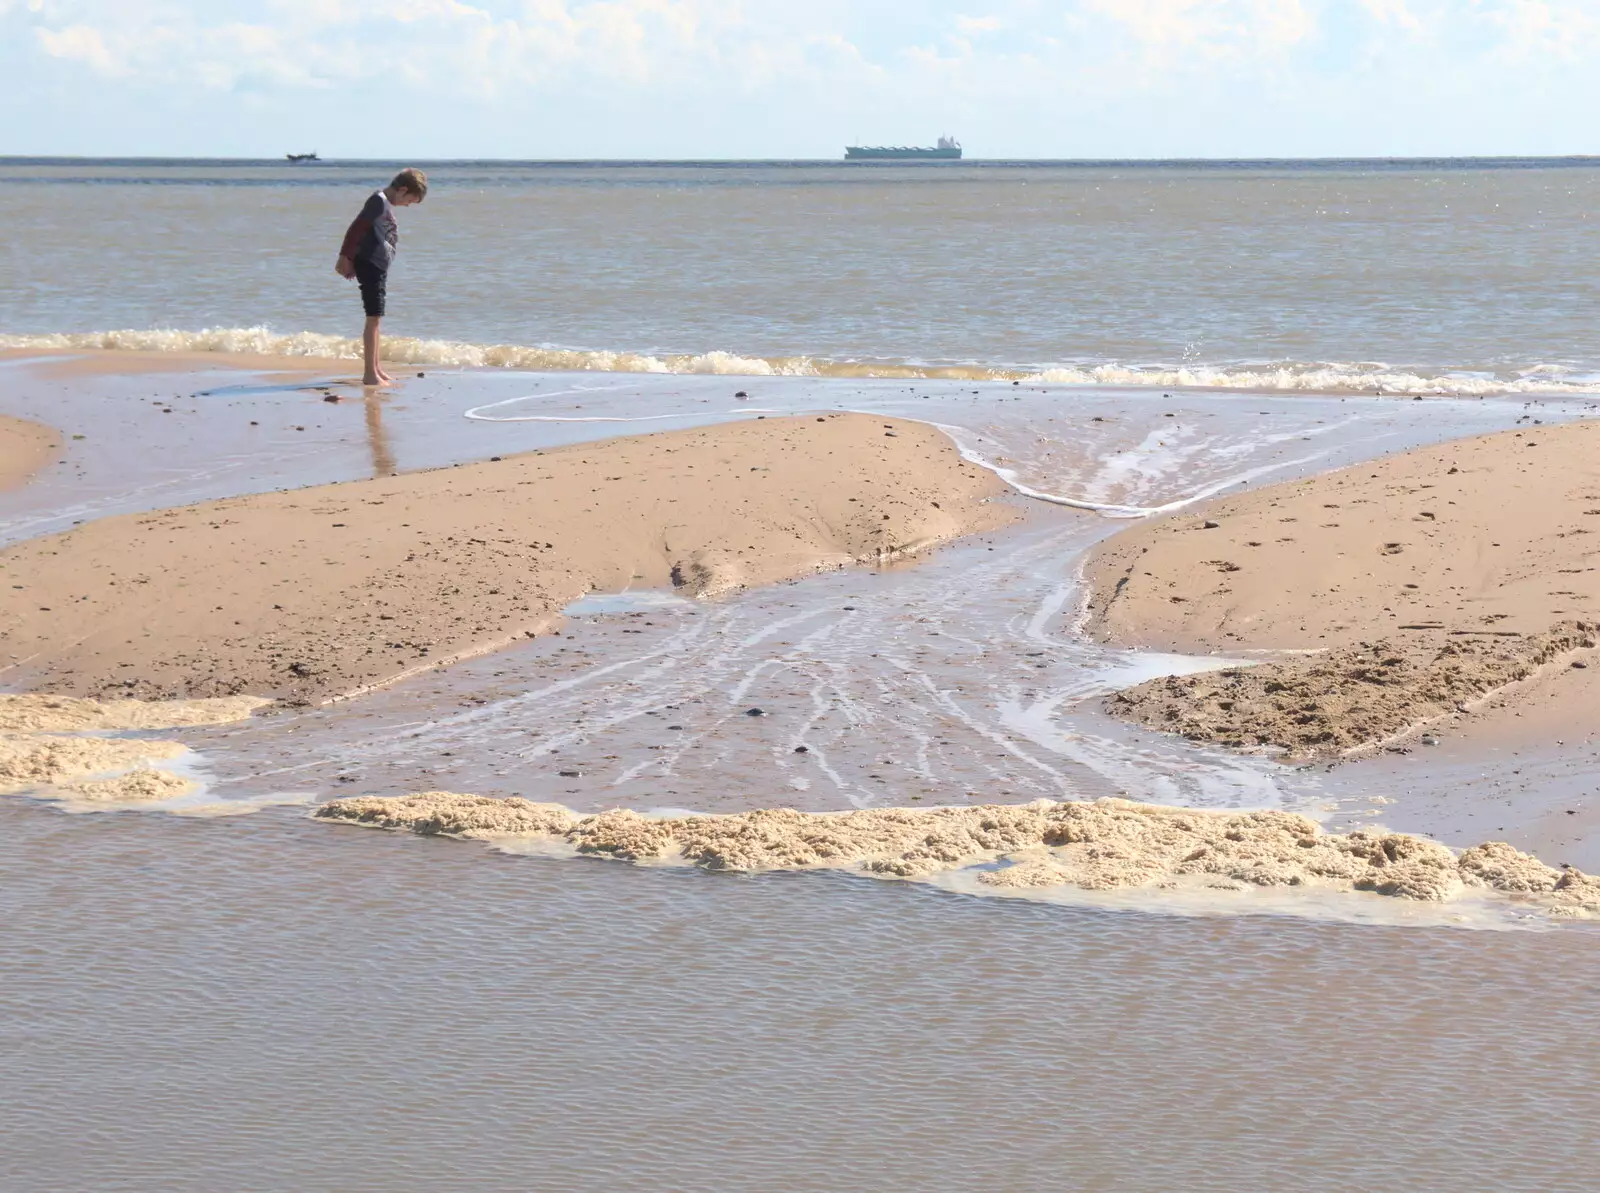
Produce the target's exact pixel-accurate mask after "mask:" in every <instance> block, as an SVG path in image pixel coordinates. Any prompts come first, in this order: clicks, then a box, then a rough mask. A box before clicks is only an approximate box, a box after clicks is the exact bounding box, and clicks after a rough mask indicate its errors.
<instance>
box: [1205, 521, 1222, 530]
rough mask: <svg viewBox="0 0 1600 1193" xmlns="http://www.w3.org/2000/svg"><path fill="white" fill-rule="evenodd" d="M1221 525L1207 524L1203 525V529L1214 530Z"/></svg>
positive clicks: (1216, 523)
mask: <svg viewBox="0 0 1600 1193" xmlns="http://www.w3.org/2000/svg"><path fill="white" fill-rule="evenodd" d="M1221 525H1222V523H1221V522H1207V523H1206V524H1205V529H1206V530H1216V529H1217V528H1218V527H1219V526H1221Z"/></svg>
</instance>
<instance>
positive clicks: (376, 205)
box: [335, 195, 383, 277]
mask: <svg viewBox="0 0 1600 1193" xmlns="http://www.w3.org/2000/svg"><path fill="white" fill-rule="evenodd" d="M382 210H383V204H382V203H380V202H379V201H378V196H377V195H373V196H372V198H370V199H368V200H367V202H366V204H365V205H364V206H363V207H362V208H361V214H360V215H358V216H356V218H355V219H353V220H351V221H350V227H349V228H348V229H347V230H346V232H345V234H344V243H343V244H341V245H340V246H339V261H340V262H341V263H343V262H346V261H348V262H351V263H352V265H353V264H354V262H355V259H356V254H357V253H358V252H360V251H361V242H362V241H363V240H364V239H366V235H367V232H368V231H369V230H370V229H371V227H372V221H373V220H375V219H377V218H378V213H379V212H381V211H382ZM335 268H336V269H337V268H338V266H335ZM339 272H340V273H341V274H344V276H345V277H349V276H350V273H354V272H355V271H354V269H352V270H351V271H350V273H345V271H344V270H343V269H339Z"/></svg>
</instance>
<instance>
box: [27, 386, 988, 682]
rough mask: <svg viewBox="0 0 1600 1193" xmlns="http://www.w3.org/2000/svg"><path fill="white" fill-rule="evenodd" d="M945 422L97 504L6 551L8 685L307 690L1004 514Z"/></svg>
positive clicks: (867, 422) (808, 429)
mask: <svg viewBox="0 0 1600 1193" xmlns="http://www.w3.org/2000/svg"><path fill="white" fill-rule="evenodd" d="M1005 491H1006V490H1005V486H1004V485H1003V483H1002V482H1001V481H1000V480H999V479H998V478H996V477H995V476H994V475H993V474H991V473H990V472H988V471H987V470H985V469H982V468H979V467H977V466H975V465H972V464H969V463H967V462H965V461H963V460H962V459H961V458H960V455H959V453H958V452H957V451H956V449H955V448H954V446H953V445H951V444H950V442H949V441H948V440H946V439H945V438H944V436H943V435H942V434H941V433H940V432H939V431H938V430H936V429H935V428H933V427H930V426H927V425H925V424H921V423H915V422H908V421H904V420H897V419H888V418H879V417H873V416H868V415H853V414H830V415H826V416H820V415H819V416H815V417H812V416H806V417H786V418H771V419H765V420H751V421H748V422H744V423H736V424H726V425H721V426H715V427H709V428H697V429H693V430H685V431H675V432H666V433H660V434H654V435H648V436H639V437H632V438H625V439H618V440H611V441H607V442H604V443H586V444H579V445H575V446H572V447H564V448H558V449H554V450H550V451H544V452H532V453H528V454H524V455H520V456H507V457H506V458H504V459H491V460H487V461H482V462H479V463H474V464H465V465H458V466H455V467H451V468H441V469H435V470H431V471H427V472H419V473H411V474H405V475H400V476H387V477H380V478H377V479H373V480H364V481H353V482H347V483H342V484H334V485H323V486H318V487H314V488H307V489H298V490H292V491H286V492H279V493H267V494H259V495H254V496H249V497H242V498H230V499H225V500H220V501H211V502H205V503H201V504H198V505H192V506H185V507H180V508H176V509H168V510H163V511H159V512H156V513H150V514H136V515H127V516H121V517H113V518H107V519H103V520H100V521H97V522H93V523H90V524H88V525H85V526H82V527H77V528H74V529H73V530H71V531H68V532H66V533H63V534H59V535H54V536H50V537H47V538H42V539H35V540H31V541H29V542H25V543H22V544H19V545H17V546H14V547H12V548H10V549H8V550H6V551H4V552H0V626H3V627H4V629H3V631H0V655H3V656H9V662H10V666H9V669H8V671H7V682H8V686H11V687H13V688H23V689H29V690H33V691H40V692H48V693H54V694H61V695H73V696H85V697H92V698H96V699H123V698H135V699H141V700H151V699H163V700H165V699H196V698H209V697H222V696H234V695H241V694H248V695H252V696H258V697H267V698H276V699H283V700H286V701H289V702H291V703H300V704H304V703H312V702H319V701H325V700H328V699H332V698H337V697H341V696H346V695H350V694H355V693H359V692H361V691H363V690H367V689H369V688H371V687H372V686H374V685H379V684H383V683H387V682H391V681H393V680H395V679H397V678H400V677H403V676H405V675H409V674H413V673H416V672H418V671H421V670H426V669H430V668H433V667H437V666H440V665H443V664H446V663H448V662H450V661H453V660H456V659H459V658H462V657H467V656H471V655H474V654H478V653H483V652H486V651H489V650H493V649H497V648H500V647H503V646H505V645H507V644H510V643H512V642H515V641H517V640H519V639H521V638H523V637H531V636H533V635H535V634H538V633H541V632H544V631H545V630H546V629H548V628H549V627H551V626H552V625H553V624H554V623H555V619H557V618H558V616H559V613H560V610H561V609H562V608H563V607H564V606H565V605H567V604H569V603H570V602H571V601H573V600H575V599H576V598H578V597H580V596H582V595H584V594H585V593H587V592H591V591H619V590H625V589H628V588H630V587H631V588H645V587H660V588H667V587H674V588H676V589H677V590H678V591H679V592H680V593H681V594H682V595H686V596H695V597H703V598H708V597H715V596H718V595H721V594H724V593H730V592H734V591H737V590H738V589H740V588H742V587H745V586H748V585H759V584H769V583H773V582H776V581H781V580H786V579H790V578H795V577H799V576H803V575H806V574H810V573H813V572H816V571H819V570H825V569H831V568H839V567H846V566H851V565H854V564H858V563H868V564H876V563H884V562H889V561H893V560H896V559H900V558H904V557H908V556H911V555H914V554H916V553H917V552H919V551H921V550H923V549H925V548H928V547H931V546H933V545H935V544H938V543H942V542H945V541H947V540H950V539H953V538H956V537H958V536H961V535H964V534H968V533H972V532H975V531H981V530H985V529H991V528H994V527H997V526H1000V525H1003V524H1005V523H1007V522H1009V521H1011V520H1013V519H1014V518H1015V517H1016V516H1018V515H1017V513H1016V511H1015V509H1014V508H1013V507H1012V506H1009V505H1007V504H1004V503H998V502H995V501H994V499H995V498H996V497H998V496H1000V495H1002V494H1003V493H1004V492H1005Z"/></svg>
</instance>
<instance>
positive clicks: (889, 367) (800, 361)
mask: <svg viewBox="0 0 1600 1193" xmlns="http://www.w3.org/2000/svg"><path fill="white" fill-rule="evenodd" d="M96 349H102V350H103V349H112V350H121V351H137V352H218V353H236V354H254V355H263V356H284V357H314V358H323V359H337V360H359V359H360V357H361V343H360V341H359V340H355V339H350V338H347V337H344V336H334V335H326V334H323V333H321V332H313V331H300V332H294V333H290V334H282V333H278V332H273V331H269V330H268V329H266V328H264V327H223V328H209V329H206V330H204V331H162V330H152V331H137V330H122V331H97V332H72V333H54V334H42V335H0V350H7V351H21V352H27V351H39V352H71V351H87V350H96ZM384 356H385V358H386V359H387V360H390V361H393V362H394V363H396V364H408V365H438V366H454V367H462V368H486V367H487V368H506V369H524V370H530V371H539V372H602V373H676V374H712V375H722V376H754V377H779V376H783V377H885V378H926V379H929V380H940V379H944V380H971V381H1020V382H1023V383H1026V384H1034V385H1060V386H1089V385H1095V386H1108V385H1109V386H1137V387H1141V388H1173V389H1190V390H1195V389H1223V390H1256V391H1274V392H1301V393H1369V394H1370V393H1378V394H1426V395H1434V396H1441V397H1445V396H1449V397H1477V396H1483V395H1489V394H1551V395H1574V394H1592V393H1600V374H1589V373H1578V372H1574V371H1573V370H1571V369H1569V368H1567V367H1566V366H1561V365H1550V364H1531V365H1529V366H1527V367H1525V368H1521V369H1517V370H1506V371H1503V372H1502V373H1488V372H1483V371H1473V370H1453V369H1447V368H1442V369H1436V370H1427V371H1414V370H1412V371H1408V370H1406V369H1402V368H1395V367H1393V366H1390V365H1387V364H1383V363H1378V362H1355V363H1338V362H1327V361H1312V362H1297V361H1282V362H1268V363H1260V364H1217V365H1187V366H1183V367H1173V366H1169V365H1162V364H1150V365H1128V364H1122V363H1119V362H1115V361H1108V362H1104V363H1100V364H1093V363H1083V364H1072V365H1060V366H1051V367H1045V368H1038V367H1025V366H1015V365H984V364H966V365H954V364H941V365H935V364H915V363H912V364H907V363H900V362H892V361H853V360H831V359H827V358H824V357H810V356H771V357H763V356H744V355H741V354H739V353H735V352H727V351H722V350H714V351H710V352H703V353H693V354H690V353H683V354H651V353H643V352H614V351H605V350H588V349H577V348H552V347H533V346H526V345H518V344H474V343H467V342H464V341H459V340H426V339H412V338H407V337H394V338H390V339H386V340H384Z"/></svg>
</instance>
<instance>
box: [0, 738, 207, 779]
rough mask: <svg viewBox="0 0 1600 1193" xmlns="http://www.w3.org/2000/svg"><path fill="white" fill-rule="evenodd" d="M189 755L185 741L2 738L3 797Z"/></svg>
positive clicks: (0, 757)
mask: <svg viewBox="0 0 1600 1193" xmlns="http://www.w3.org/2000/svg"><path fill="white" fill-rule="evenodd" d="M188 752H189V747H188V746H186V745H184V744H183V743H182V742H175V741H150V740H147V739H142V738H116V737H54V736H37V737H29V736H18V737H9V736H0V792H16V791H27V790H30V789H32V788H36V787H48V786H51V785H54V784H57V783H69V782H71V781H72V780H74V779H79V778H83V777H85V776H88V775H96V774H103V773H106V772H110V771H121V770H128V769H130V768H132V767H135V766H139V765H140V764H142V763H146V762H159V761H161V760H162V759H166V758H176V757H178V756H179V755H182V754H187V753H188Z"/></svg>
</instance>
